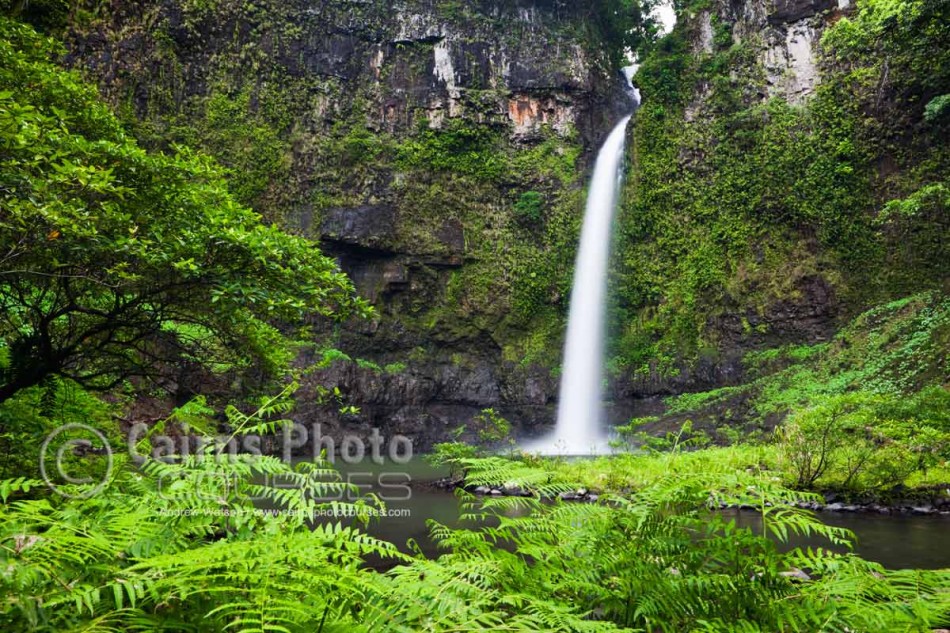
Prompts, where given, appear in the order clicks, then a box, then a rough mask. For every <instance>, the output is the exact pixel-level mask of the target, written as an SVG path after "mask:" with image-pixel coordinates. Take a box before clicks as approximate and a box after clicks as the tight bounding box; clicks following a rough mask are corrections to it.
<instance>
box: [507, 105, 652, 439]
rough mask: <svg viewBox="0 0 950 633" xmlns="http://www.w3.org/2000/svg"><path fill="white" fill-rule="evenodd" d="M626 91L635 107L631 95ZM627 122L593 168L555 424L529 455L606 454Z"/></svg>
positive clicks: (612, 135) (617, 129)
mask: <svg viewBox="0 0 950 633" xmlns="http://www.w3.org/2000/svg"><path fill="white" fill-rule="evenodd" d="M631 90H633V91H634V93H632V96H633V98H634V99H636V101H637V102H639V94H638V93H636V92H635V91H636V89H635V88H632V87H631ZM629 121H630V116H627V117H624V119H623V120H622V121H620V122H619V123H618V124H617V125H616V127H614V129H613V131H611V133H610V135H609V136H608V137H607V140H606V141H604V144H603V147H601V148H600V152H599V153H598V154H597V160H596V162H595V164H594V173H593V176H592V177H591V183H590V190H589V191H588V194H587V209H586V211H585V212H584V225H583V228H582V229H581V241H580V248H579V249H578V251H577V261H576V263H575V267H574V286H573V289H572V290H571V305H570V315H569V317H568V325H567V338H566V339H565V344H564V360H563V363H562V372H561V388H560V401H559V404H558V412H557V424H556V425H555V427H554V432H553V433H552V434H551V435H549V436H547V437H544V438H542V439H541V440H539V441H537V442H535V443H534V444H532V445H529V446H527V447H525V448H526V450H528V451H531V452H538V453H545V454H563V455H587V454H592V453H598V452H605V451H606V450H607V433H606V430H605V428H604V420H603V406H602V384H603V378H604V328H605V311H606V305H607V263H608V258H609V255H610V242H611V225H612V223H613V218H614V211H615V209H616V207H617V198H618V194H619V191H620V184H621V178H622V170H621V167H622V165H623V155H624V143H625V140H626V127H627V123H628V122H629Z"/></svg>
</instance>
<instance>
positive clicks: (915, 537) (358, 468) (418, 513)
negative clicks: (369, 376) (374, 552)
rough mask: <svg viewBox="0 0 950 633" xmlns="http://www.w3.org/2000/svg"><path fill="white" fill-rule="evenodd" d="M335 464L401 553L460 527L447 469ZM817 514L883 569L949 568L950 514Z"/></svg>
mask: <svg viewBox="0 0 950 633" xmlns="http://www.w3.org/2000/svg"><path fill="white" fill-rule="evenodd" d="M336 467H337V468H338V469H339V470H340V471H341V472H342V473H343V476H344V478H346V479H348V480H349V481H350V482H351V483H354V484H357V485H360V486H362V487H363V490H364V491H367V492H374V493H376V494H378V495H379V496H380V497H381V498H382V499H383V500H384V501H385V503H386V507H387V508H388V510H389V511H390V512H391V516H387V517H385V518H380V519H377V520H375V521H374V522H373V523H372V524H371V525H370V527H369V528H368V531H369V532H370V533H371V534H373V535H374V536H376V537H378V538H382V539H385V540H387V541H390V542H392V543H395V544H396V545H398V546H399V547H401V548H403V549H404V550H405V551H409V548H408V547H407V542H409V541H410V540H412V541H415V542H416V543H417V544H418V546H419V547H420V548H421V549H422V551H423V552H425V553H426V554H427V555H430V556H432V555H437V554H438V548H437V547H436V545H435V544H434V543H433V542H432V541H431V540H430V539H429V529H428V525H427V522H428V521H429V520H430V519H431V520H434V521H438V522H439V523H443V524H445V525H449V526H452V527H457V526H459V525H460V522H459V514H460V507H459V500H458V499H457V498H456V497H455V495H454V494H453V493H452V492H450V491H445V490H440V489H437V488H434V487H432V486H431V482H433V481H435V480H436V479H438V478H440V477H443V476H445V474H446V473H445V471H443V470H440V469H438V468H435V467H433V466H431V465H429V464H427V463H426V462H425V461H424V460H422V459H418V458H414V459H413V460H412V461H411V462H409V463H408V464H392V463H388V464H383V465H376V464H368V463H361V464H358V465H349V464H342V463H337V464H336ZM728 512H729V514H730V515H731V516H733V517H734V518H735V519H736V522H737V523H738V524H739V525H741V526H743V527H749V528H752V529H753V530H756V529H760V527H761V519H760V517H759V515H758V514H757V513H755V512H752V511H728ZM818 516H819V518H820V519H821V520H822V521H823V522H825V523H826V524H828V525H833V526H837V527H843V528H847V529H848V530H851V531H852V532H854V534H855V536H856V538H857V543H856V545H855V552H856V553H857V554H859V555H860V556H862V557H863V558H866V559H868V560H872V561H875V562H878V563H881V564H882V565H884V566H885V567H887V568H890V569H905V568H916V569H944V568H950V517H946V516H909V515H897V516H889V515H879V514H871V513H839V512H821V513H819V514H818ZM796 546H812V547H818V546H820V547H828V546H829V544H828V542H827V541H825V540H823V539H820V538H793V539H792V541H791V543H789V544H788V545H787V547H796Z"/></svg>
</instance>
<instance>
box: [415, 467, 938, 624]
mask: <svg viewBox="0 0 950 633" xmlns="http://www.w3.org/2000/svg"><path fill="white" fill-rule="evenodd" d="M687 458H688V456H687V455H682V456H680V455H668V456H666V457H664V458H663V459H664V463H665V464H666V466H667V470H666V472H661V473H658V475H657V477H656V479H654V480H653V481H652V482H651V483H647V484H645V485H643V486H642V487H639V488H637V489H636V490H635V491H633V492H631V493H630V494H629V495H626V496H623V497H617V496H609V498H604V501H603V502H601V503H596V504H583V503H580V504H579V503H573V504H571V503H545V502H543V501H542V500H541V499H540V498H523V497H510V498H502V499H494V498H493V499H486V500H483V501H481V502H480V503H479V504H478V505H475V504H473V505H472V506H471V512H470V516H471V518H476V519H482V520H485V519H490V521H489V522H488V523H487V524H486V525H485V526H484V527H479V528H476V529H475V530H450V529H448V528H446V527H444V526H441V525H434V526H433V530H434V534H435V536H436V537H437V538H438V539H439V540H440V541H441V542H442V544H443V546H444V547H445V548H446V553H445V554H443V556H442V557H440V559H439V563H440V565H446V566H449V567H450V568H457V569H460V570H461V569H479V570H481V569H482V568H483V565H488V564H489V563H490V564H491V566H490V567H489V568H488V569H491V570H493V573H488V571H487V570H486V571H485V572H483V573H482V575H481V577H482V578H483V579H484V581H485V582H486V589H487V590H489V591H493V592H494V591H498V590H502V591H503V592H504V591H514V592H517V593H518V594H519V595H520V594H522V592H526V591H531V590H532V588H534V587H543V588H544V591H546V592H549V593H548V595H550V593H551V592H553V593H554V594H555V595H557V596H558V597H559V598H560V600H559V602H560V603H561V604H565V605H577V606H578V607H579V608H581V609H583V610H584V611H585V612H587V613H590V614H591V615H590V616H589V617H590V618H591V619H594V620H607V621H610V622H612V623H614V625H616V626H618V627H628V628H633V629H635V630H650V631H684V630H703V631H739V630H749V631H755V630H860V631H865V630H866V631H871V630H889V629H896V628H903V627H907V628H909V629H911V630H913V629H915V628H920V629H925V628H926V627H927V626H933V624H934V623H936V622H939V621H941V619H942V618H943V617H945V614H946V609H947V606H948V605H947V602H946V596H945V595H944V594H943V591H944V589H943V587H945V585H946V582H947V579H946V576H945V574H942V573H940V572H934V573H930V574H921V573H919V572H912V573H907V572H897V573H889V572H884V570H882V569H881V568H880V567H879V566H877V565H872V564H868V563H866V562H864V561H861V560H860V559H857V558H856V557H854V556H850V555H844V556H841V555H836V554H832V553H830V552H828V551H827V550H818V551H811V550H801V549H793V550H792V551H790V552H788V553H786V554H781V553H779V551H778V550H777V549H776V547H775V545H774V543H773V542H772V541H770V540H768V539H767V538H765V536H766V535H769V536H771V537H772V538H774V539H776V540H777V541H779V542H784V541H786V540H787V539H788V538H789V536H790V535H791V534H817V535H820V536H823V537H825V538H827V539H829V540H830V541H831V542H834V543H843V542H846V540H847V534H846V533H844V532H842V531H841V530H839V529H835V528H829V527H827V526H823V525H821V524H820V523H819V522H818V521H817V520H816V519H815V518H814V517H813V516H812V515H810V514H809V513H808V512H806V511H803V510H799V509H797V508H795V507H793V504H795V503H800V502H802V501H806V500H809V499H811V498H812V497H811V496H810V495H807V494H802V493H792V492H789V491H788V490H785V489H783V488H782V487H781V486H778V485H776V484H774V483H772V482H770V480H768V479H767V478H763V477H761V476H756V475H752V474H749V473H745V472H744V471H735V470H730V471H728V472H719V471H717V472H709V471H705V470H703V469H697V468H695V466H696V464H691V465H689V464H684V463H680V462H681V461H682V460H685V459H687ZM547 464H548V465H547V466H543V465H542V466H536V465H529V464H527V463H524V462H512V461H509V460H502V459H498V458H493V459H487V460H469V461H468V462H467V464H466V465H467V467H468V476H467V478H466V482H467V483H469V484H470V485H486V486H489V487H502V486H506V485H508V486H512V485H514V486H518V487H520V488H522V489H527V490H530V491H534V492H535V493H536V494H537V495H539V496H541V497H544V496H552V495H557V494H558V493H559V491H565V492H567V491H571V490H573V489H574V488H575V487H576V483H572V482H570V480H568V479H565V478H564V473H563V468H562V466H563V465H561V464H558V463H556V462H548V463H547ZM690 466H693V467H692V468H690ZM720 503H722V504H726V505H749V506H753V507H757V508H759V509H760V511H761V512H762V513H763V515H764V518H763V526H762V533H761V534H755V533H752V532H751V531H750V530H748V529H739V528H737V527H736V526H735V524H734V523H732V521H731V520H730V519H728V518H726V517H725V516H723V515H721V514H718V513H716V512H710V507H716V506H717V505H718V504H720ZM498 542H504V543H508V544H509V547H511V548H512V549H514V550H515V551H514V553H513V554H508V553H502V552H499V551H498V550H497V549H495V545H494V544H495V543H498ZM456 566H457V567H456ZM795 568H797V569H808V570H809V573H810V575H811V580H810V581H808V582H805V583H801V582H796V581H794V580H792V579H791V578H790V577H789V576H788V575H786V573H784V572H786V571H788V570H790V569H795ZM405 575H406V576H408V575H409V570H406V571H405ZM918 581H919V582H921V583H922V584H920V585H917V587H926V588H925V589H924V591H923V594H921V593H918V591H917V588H916V587H914V585H915V583H916V582H918ZM829 596H835V598H834V599H829ZM524 599H525V602H524V603H525V604H536V601H537V598H532V599H528V597H527V596H525V598H524ZM539 606H540V608H545V607H544V606H541V605H539ZM575 626H577V625H573V626H570V625H567V624H564V625H562V626H561V627H560V628H559V630H584V629H581V628H579V627H578V628H574V627H575ZM606 630H610V629H606Z"/></svg>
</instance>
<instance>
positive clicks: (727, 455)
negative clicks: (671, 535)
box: [432, 445, 950, 516]
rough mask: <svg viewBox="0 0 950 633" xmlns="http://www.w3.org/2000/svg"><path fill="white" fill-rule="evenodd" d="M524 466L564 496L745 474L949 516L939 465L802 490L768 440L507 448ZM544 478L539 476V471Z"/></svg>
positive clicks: (947, 489)
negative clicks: (865, 485) (625, 449)
mask: <svg viewBox="0 0 950 633" xmlns="http://www.w3.org/2000/svg"><path fill="white" fill-rule="evenodd" d="M510 457H511V458H512V459H513V460H514V461H516V462H518V463H521V464H523V465H524V466H526V467H530V468H532V469H536V470H538V471H539V472H541V473H546V474H547V479H548V481H559V482H562V483H567V484H569V488H570V489H569V490H567V491H561V492H559V493H558V496H559V497H560V498H561V499H563V500H566V501H587V502H594V501H597V500H598V499H599V498H600V496H601V495H603V494H613V495H620V496H628V495H630V494H632V493H633V492H634V491H637V490H640V489H643V488H644V487H646V486H649V485H650V484H652V483H654V482H656V481H657V480H659V479H661V478H663V477H667V476H670V475H677V474H684V475H686V474H690V473H696V472H702V473H720V474H729V473H744V474H753V475H755V476H757V477H762V478H764V479H765V480H767V481H770V482H772V483H775V484H778V485H782V486H784V487H786V488H789V489H792V490H796V491H798V492H801V493H802V495H803V497H804V498H803V500H802V501H801V502H800V503H798V504H797V505H798V506H799V507H801V508H804V509H808V510H813V511H818V512H837V513H870V514H878V515H918V516H929V515H934V516H950V483H948V482H950V472H948V468H947V466H946V465H945V464H941V465H940V466H939V467H938V468H933V469H930V470H928V471H926V472H923V473H916V474H914V475H913V476H911V477H908V478H907V479H906V480H905V481H904V482H903V483H899V484H896V485H892V486H888V487H879V488H874V489H851V490H830V489H825V490H822V489H817V490H802V489H801V488H800V487H797V486H795V482H794V479H793V477H792V474H791V473H790V472H789V468H788V466H787V464H785V463H784V462H783V459H782V456H781V455H780V454H779V452H778V450H777V449H776V448H775V447H774V446H771V445H736V446H729V447H713V448H705V449H701V450H694V451H677V452H673V453H617V454H614V455H609V456H598V457H591V458H582V457H566V456H565V457H538V456H533V455H527V454H517V453H515V454H512V455H510ZM542 479H543V478H542ZM432 485H433V486H435V487H437V488H441V489H453V488H458V487H462V488H465V489H466V490H468V491H469V492H471V493H473V494H476V495H482V496H534V495H535V491H532V490H530V489H526V488H525V487H523V486H521V485H510V486H508V485H499V486H488V485H484V484H483V483H472V482H469V481H466V479H465V478H464V477H462V476H460V474H458V473H456V474H455V475H454V476H450V477H444V478H442V479H440V480H439V481H436V482H433V483H432Z"/></svg>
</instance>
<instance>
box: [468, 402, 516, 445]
mask: <svg viewBox="0 0 950 633" xmlns="http://www.w3.org/2000/svg"><path fill="white" fill-rule="evenodd" d="M469 426H470V428H471V429H472V430H474V431H475V436H476V437H477V438H478V441H479V442H481V443H482V444H484V445H486V446H487V447H495V446H498V445H499V444H501V443H504V442H511V441H512V437H511V423H510V422H509V421H508V420H506V419H505V418H503V417H501V416H500V415H498V413H497V412H496V411H495V410H494V409H482V410H481V411H480V412H479V413H478V415H476V416H475V417H474V418H473V419H472V422H471V424H470V425H469Z"/></svg>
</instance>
